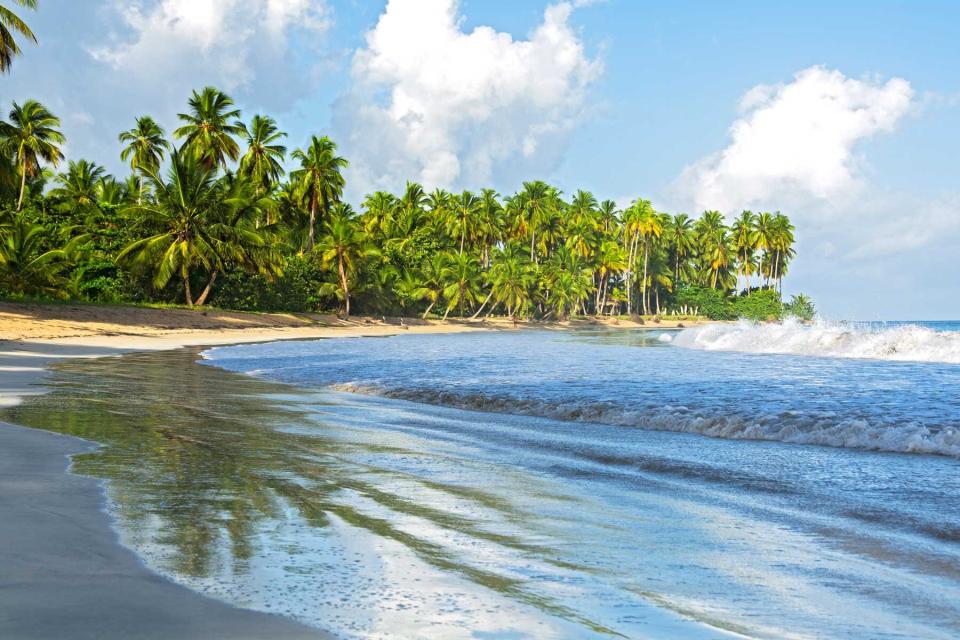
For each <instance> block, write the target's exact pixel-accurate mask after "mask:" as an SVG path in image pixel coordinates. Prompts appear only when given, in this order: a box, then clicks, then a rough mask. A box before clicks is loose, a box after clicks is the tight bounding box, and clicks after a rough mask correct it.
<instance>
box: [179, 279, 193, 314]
mask: <svg viewBox="0 0 960 640" xmlns="http://www.w3.org/2000/svg"><path fill="white" fill-rule="evenodd" d="M181 277H182V278H183V295H184V298H186V300H187V306H188V307H192V306H193V293H192V292H191V291H190V274H188V273H183V274H182V276H181Z"/></svg>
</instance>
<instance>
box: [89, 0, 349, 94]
mask: <svg viewBox="0 0 960 640" xmlns="http://www.w3.org/2000/svg"><path fill="white" fill-rule="evenodd" d="M109 6H110V8H111V10H112V11H113V12H114V13H116V14H117V15H118V16H119V17H120V19H121V23H122V33H120V34H115V36H114V39H113V40H114V41H113V42H112V43H111V44H108V45H106V46H98V47H92V48H91V49H90V54H91V55H92V56H93V58H94V59H95V60H97V61H99V62H102V63H104V64H107V65H109V66H111V67H113V69H115V70H117V71H121V72H129V74H130V75H131V76H134V77H139V78H141V79H143V80H145V81H146V80H148V79H149V81H150V82H151V83H157V82H158V81H170V80H174V79H176V78H178V77H179V78H186V79H189V80H190V81H191V82H195V79H196V78H197V77H202V79H204V80H206V81H208V82H209V83H215V84H218V85H220V86H221V87H223V88H224V89H227V90H235V89H238V88H243V87H247V86H248V85H249V84H250V83H251V82H252V81H253V80H254V78H255V77H256V74H257V71H259V70H261V69H263V68H264V64H265V63H275V62H276V61H277V60H278V59H281V58H282V56H283V54H284V53H285V51H286V47H287V39H288V37H289V36H290V35H291V34H292V33H293V32H303V31H306V32H309V33H311V34H314V35H316V34H321V33H323V32H324V31H326V30H327V28H328V27H329V25H330V19H331V18H330V10H329V8H328V6H327V4H326V1H325V0H152V1H151V2H148V3H144V2H129V1H124V0H113V1H112V2H111V3H110V5H109Z"/></svg>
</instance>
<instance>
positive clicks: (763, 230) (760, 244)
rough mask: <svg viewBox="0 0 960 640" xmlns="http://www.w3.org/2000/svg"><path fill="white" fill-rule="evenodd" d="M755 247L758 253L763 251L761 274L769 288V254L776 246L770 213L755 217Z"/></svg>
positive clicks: (774, 230)
mask: <svg viewBox="0 0 960 640" xmlns="http://www.w3.org/2000/svg"><path fill="white" fill-rule="evenodd" d="M755 229H756V233H757V235H756V246H755V248H756V249H757V250H758V251H763V257H762V258H761V262H760V265H761V271H762V272H763V276H764V280H765V285H764V286H767V287H769V286H770V270H769V265H770V264H771V259H770V256H771V253H772V252H773V247H774V245H775V244H776V229H775V228H774V220H773V215H771V214H770V213H766V212H764V213H761V214H760V215H758V216H757V221H756V226H755Z"/></svg>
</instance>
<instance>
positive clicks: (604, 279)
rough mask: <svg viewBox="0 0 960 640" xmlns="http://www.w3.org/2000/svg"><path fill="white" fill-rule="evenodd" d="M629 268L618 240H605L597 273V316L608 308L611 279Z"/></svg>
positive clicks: (600, 252)
mask: <svg viewBox="0 0 960 640" xmlns="http://www.w3.org/2000/svg"><path fill="white" fill-rule="evenodd" d="M626 268H627V256H626V255H625V254H624V253H623V248H622V247H621V246H620V244H619V243H618V242H617V241H616V240H604V241H603V242H602V243H601V245H600V250H599V253H598V254H597V273H598V274H599V275H600V281H599V286H598V287H597V299H596V302H595V303H594V307H595V309H596V312H597V315H603V310H604V309H606V307H607V293H608V291H609V288H610V278H612V277H613V276H615V275H616V274H618V273H622V272H623V271H624V270H625V269H626Z"/></svg>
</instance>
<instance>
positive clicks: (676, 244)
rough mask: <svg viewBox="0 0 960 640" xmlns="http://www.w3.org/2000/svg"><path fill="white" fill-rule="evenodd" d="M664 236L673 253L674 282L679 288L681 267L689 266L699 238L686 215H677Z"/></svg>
mask: <svg viewBox="0 0 960 640" xmlns="http://www.w3.org/2000/svg"><path fill="white" fill-rule="evenodd" d="M664 235H665V237H666V240H667V243H668V244H669V245H670V250H671V252H672V253H673V282H674V286H678V285H679V284H680V275H681V271H682V270H681V266H682V265H687V264H688V261H689V258H690V256H691V255H692V254H693V252H694V251H695V250H696V246H697V238H696V235H695V234H694V232H693V221H692V220H691V219H690V216H688V215H687V214H685V213H680V214H677V215H675V216H673V218H672V219H671V220H670V223H669V224H668V225H667V226H666V227H665V228H664Z"/></svg>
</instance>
